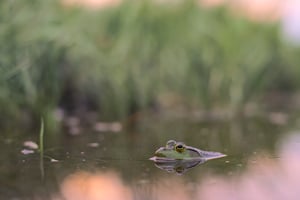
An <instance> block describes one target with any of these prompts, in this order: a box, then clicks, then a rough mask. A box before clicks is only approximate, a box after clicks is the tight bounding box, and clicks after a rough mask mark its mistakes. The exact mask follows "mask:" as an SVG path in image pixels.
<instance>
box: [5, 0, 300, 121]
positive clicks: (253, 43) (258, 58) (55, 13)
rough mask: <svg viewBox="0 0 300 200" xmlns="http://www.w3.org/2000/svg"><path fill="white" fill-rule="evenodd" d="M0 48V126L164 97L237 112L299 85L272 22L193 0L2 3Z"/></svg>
mask: <svg viewBox="0 0 300 200" xmlns="http://www.w3.org/2000/svg"><path fill="white" fill-rule="evenodd" d="M0 42H1V46H0V81H1V87H0V112H1V114H2V115H1V120H0V123H1V125H4V124H7V123H8V122H11V121H12V119H14V120H24V119H26V120H28V119H31V118H32V117H35V118H36V119H39V118H40V116H41V115H43V116H45V118H46V120H47V118H51V116H52V113H53V110H54V109H55V108H57V107H62V108H63V109H64V110H67V111H70V112H77V111H79V112H80V111H82V110H89V109H90V110H94V111H97V112H98V113H99V118H100V119H103V120H120V119H122V118H123V117H125V116H128V115H129V114H130V113H134V112H135V111H138V110H141V109H144V108H148V107H151V106H153V105H156V104H159V102H158V99H159V97H160V96H163V95H165V94H175V95H177V96H179V97H181V98H183V99H184V102H185V103H186V104H188V105H192V106H196V107H197V108H199V109H201V110H210V109H213V108H229V109H230V110H231V111H233V112H235V111H238V110H240V109H242V108H243V106H244V105H245V104H246V103H247V102H250V101H251V102H257V103H260V101H261V98H260V97H262V96H263V95H265V94H267V93H268V92H269V91H271V90H272V91H274V90H275V91H290V92H294V91H296V90H297V89H299V86H300V82H299V78H298V76H297V75H298V74H299V72H300V71H299V70H300V69H299V67H298V63H300V60H299V59H300V58H299V56H298V55H299V49H296V48H295V47H291V46H289V45H288V44H286V43H285V42H284V41H283V40H282V39H281V36H280V30H279V25H278V24H258V23H253V22H250V21H248V20H246V19H243V18H239V17H236V16H232V15H231V14H230V13H229V12H228V11H226V9H224V8H216V9H208V10H203V9H201V8H199V6H196V4H195V3H194V2H193V1H185V2H184V3H182V4H174V5H173V4H172V5H167V4H160V5H159V4H155V3H150V1H139V2H134V3H132V2H130V1H128V2H124V3H123V4H121V5H120V6H117V7H112V8H104V9H101V10H93V11H91V10H88V9H83V8H75V7H73V8H70V7H68V8H67V7H63V6H62V5H60V4H59V3H58V2H57V1H54V0H49V1H38V0H31V1H28V0H24V1H18V0H10V1H0ZM48 120H49V119H48ZM37 121H38V120H37Z"/></svg>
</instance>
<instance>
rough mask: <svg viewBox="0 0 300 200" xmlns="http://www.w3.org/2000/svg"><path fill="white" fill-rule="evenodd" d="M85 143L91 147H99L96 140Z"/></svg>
mask: <svg viewBox="0 0 300 200" xmlns="http://www.w3.org/2000/svg"><path fill="white" fill-rule="evenodd" d="M87 145H88V146H89V147H93V148H96V147H99V143H97V142H91V143H88V144H87Z"/></svg>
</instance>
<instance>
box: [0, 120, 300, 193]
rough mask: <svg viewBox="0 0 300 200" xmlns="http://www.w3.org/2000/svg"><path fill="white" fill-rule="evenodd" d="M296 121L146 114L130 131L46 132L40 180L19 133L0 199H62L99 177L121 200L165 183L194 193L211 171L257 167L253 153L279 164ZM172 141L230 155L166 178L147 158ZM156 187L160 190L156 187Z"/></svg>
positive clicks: (5, 158) (5, 141) (6, 141)
mask: <svg viewBox="0 0 300 200" xmlns="http://www.w3.org/2000/svg"><path fill="white" fill-rule="evenodd" d="M294 121H295V120H288V121H285V123H281V124H280V123H278V121H277V122H276V120H275V121H274V120H270V118H265V119H263V118H249V119H239V120H235V121H232V120H221V121H201V122H200V121H191V120H183V119H172V120H170V119H164V118H159V117H150V118H148V119H144V120H143V121H141V122H140V123H139V125H138V126H137V127H136V128H135V129H132V130H130V131H129V130H120V131H119V132H97V131H95V130H92V129H87V130H86V131H85V132H83V131H81V134H79V135H76V136H74V135H69V134H67V133H64V132H61V133H56V134H55V135H56V136H55V137H52V136H51V135H50V134H49V133H48V134H47V133H46V136H45V146H46V148H45V155H46V156H47V157H45V159H44V166H43V170H44V172H45V177H44V178H42V176H41V166H40V160H39V153H38V152H35V153H33V154H28V155H24V154H22V153H21V151H22V150H23V149H24V147H23V142H24V141H27V140H31V141H35V142H37V143H38V139H37V138H38V137H37V135H36V133H28V132H26V130H19V132H16V133H15V134H10V135H11V136H10V137H8V136H5V135H9V134H3V138H2V139H1V146H0V150H1V153H0V156H1V163H2V164H1V167H0V176H1V177H2V178H1V181H0V185H1V192H0V199H72V198H71V197H66V193H67V196H68V195H70V196H72V194H73V195H75V194H76V191H77V192H78V191H80V188H81V187H79V188H76V187H78V184H79V185H81V184H83V185H85V186H84V187H86V188H92V187H94V186H93V183H94V184H96V183H97V181H99V180H106V181H107V182H108V183H106V184H112V187H113V188H115V187H116V188H117V189H116V190H118V188H119V190H120V191H119V192H120V195H121V194H123V193H124V191H125V190H126V191H127V192H125V193H126V194H127V193H128V195H129V196H128V197H126V198H125V197H124V198H122V199H156V197H162V196H163V193H164V192H163V191H161V190H162V188H164V187H166V188H170V187H173V186H172V184H171V186H168V185H169V184H170V182H171V183H172V182H174V185H176V184H179V185H178V186H176V187H181V186H180V184H182V183H181V182H184V183H185V185H186V184H188V185H189V187H188V190H191V191H193V192H192V193H195V192H196V191H197V189H195V187H196V186H197V185H198V183H199V181H200V182H201V180H203V179H204V177H206V176H208V175H209V174H212V176H214V175H222V176H229V177H234V176H239V174H241V173H243V172H244V171H245V170H246V169H247V165H248V164H249V163H255V162H256V160H257V159H256V157H257V156H258V155H266V157H268V158H270V159H274V160H276V159H278V154H277V153H278V144H279V143H280V141H281V139H282V138H285V137H286V136H285V135H288V133H289V132H291V131H293V130H295V129H296V128H297V127H296V123H295V122H294ZM14 135H18V137H13V136H14ZM169 139H174V140H177V141H183V142H185V143H186V144H188V145H190V146H194V147H197V148H200V149H203V150H210V151H218V152H222V153H225V154H227V155H228V156H227V157H225V158H222V159H217V160H212V161H209V162H207V163H204V164H203V165H200V166H197V167H195V168H193V169H191V170H190V171H188V172H187V173H185V174H184V175H182V176H178V175H176V174H170V173H167V172H166V171H162V170H160V169H158V168H156V167H155V166H154V164H153V163H152V162H151V161H149V160H148V159H149V158H150V157H151V156H152V155H153V153H154V151H155V150H156V149H157V148H158V147H160V146H164V145H165V142H166V141H167V140H169ZM95 144H97V145H95ZM51 158H52V160H51ZM173 179H174V180H173ZM88 180H89V181H90V182H89V181H88ZM85 181H87V182H85ZM77 182H79V183H77ZM100 182H101V181H100ZM99 184H100V185H101V184H102V183H99ZM74 185H75V186H74ZM76 185H77V186H76ZM96 185H97V184H96ZM157 185H162V186H161V187H162V188H156V187H157ZM164 185H166V186H164ZM72 187H74V188H75V189H74V188H73V189H72ZM174 187H175V186H174ZM66 188H67V189H66ZM68 188H69V189H68ZM70 188H71V189H70ZM91 190H92V189H91ZM66 191H67V192H66ZM122 191H123V193H122ZM129 191H130V192H129ZM165 192H166V193H168V192H167V191H165ZM129 193H130V194H129ZM192 193H191V194H192ZM75 196H76V195H75ZM125 196H126V195H125ZM63 197H64V198H63ZM78 199H80V198H78ZM87 199H89V198H87ZM91 199H92V198H91ZM100 199H101V198H100ZM116 199H118V198H117V197H116Z"/></svg>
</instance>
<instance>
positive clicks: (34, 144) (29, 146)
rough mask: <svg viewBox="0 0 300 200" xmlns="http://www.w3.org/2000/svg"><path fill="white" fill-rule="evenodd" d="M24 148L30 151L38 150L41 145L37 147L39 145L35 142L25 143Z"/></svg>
mask: <svg viewBox="0 0 300 200" xmlns="http://www.w3.org/2000/svg"><path fill="white" fill-rule="evenodd" d="M23 146H24V147H27V148H29V149H38V148H39V145H37V143H35V142H33V141H25V142H24V143H23Z"/></svg>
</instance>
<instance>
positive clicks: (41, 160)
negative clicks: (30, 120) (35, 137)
mask: <svg viewBox="0 0 300 200" xmlns="http://www.w3.org/2000/svg"><path fill="white" fill-rule="evenodd" d="M39 136H40V139H39V153H40V171H41V177H42V179H44V177H45V170H44V119H43V118H41V127H40V134H39Z"/></svg>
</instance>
